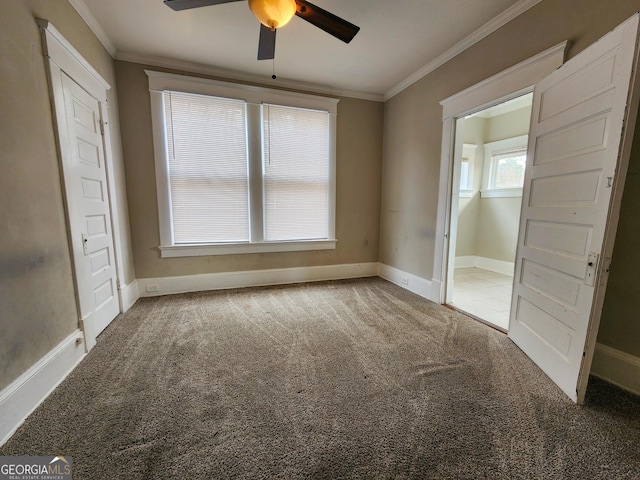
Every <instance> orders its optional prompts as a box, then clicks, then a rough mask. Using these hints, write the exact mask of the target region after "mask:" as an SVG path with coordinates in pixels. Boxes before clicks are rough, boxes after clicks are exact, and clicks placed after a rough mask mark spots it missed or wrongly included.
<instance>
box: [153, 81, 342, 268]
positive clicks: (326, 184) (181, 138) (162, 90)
mask: <svg viewBox="0 0 640 480" xmlns="http://www.w3.org/2000/svg"><path fill="white" fill-rule="evenodd" d="M147 75H148V76H149V87H150V91H151V105H152V115H153V129H154V150H155V157H156V183H157V191H158V212H159V225H160V243H161V245H160V250H161V255H162V256H163V257H174V256H196V255H221V254H233V253H262V252H282V251H298V250H321V249H331V248H335V244H336V240H335V238H334V236H335V234H334V232H335V226H334V225H335V125H336V120H335V117H336V110H337V108H336V106H337V100H335V99H329V98H323V97H316V96H312V95H301V94H294V93H288V92H281V91H277V90H271V89H265V88H257V87H248V86H247V87H245V86H242V85H235V84H230V83H225V82H216V81H209V80H203V79H195V78H191V77H184V76H180V75H171V74H164V73H158V72H150V71H147Z"/></svg>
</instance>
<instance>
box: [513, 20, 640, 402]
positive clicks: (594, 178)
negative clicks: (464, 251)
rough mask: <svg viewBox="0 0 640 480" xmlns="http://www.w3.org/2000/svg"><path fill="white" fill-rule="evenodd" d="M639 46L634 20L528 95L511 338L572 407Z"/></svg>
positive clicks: (587, 350)
mask: <svg viewBox="0 0 640 480" xmlns="http://www.w3.org/2000/svg"><path fill="white" fill-rule="evenodd" d="M637 38H638V16H637V15H636V16H634V17H632V18H631V19H629V20H628V21H626V22H625V23H623V24H622V25H621V26H619V27H618V28H617V29H616V30H614V31H613V32H611V33H609V34H608V35H606V36H605V37H603V38H602V39H601V40H599V41H598V42H597V43H595V44H594V45H592V46H590V47H589V48H588V49H586V50H585V51H583V52H581V53H580V54H579V55H578V56H576V57H575V58H574V59H572V60H570V61H569V62H567V63H566V64H565V65H564V66H562V67H561V68H559V69H558V70H556V71H555V72H554V73H552V74H551V75H549V76H548V77H547V78H546V79H545V80H543V81H541V82H540V83H538V84H537V85H536V88H535V91H534V103H533V113H532V121H531V132H530V136H529V147H528V155H527V173H526V177H525V185H524V190H523V203H522V214H521V220H520V233H519V239H518V253H517V257H516V269H515V277H514V292H513V298H512V305H511V318H510V325H509V337H510V338H511V339H512V340H513V341H514V342H515V343H516V344H517V345H518V346H519V347H520V348H521V349H522V350H523V351H524V352H525V353H526V354H527V355H528V356H529V357H531V359H533V361H534V362H535V363H536V364H537V365H538V366H539V367H540V368H541V369H542V370H543V371H544V372H545V373H546V374H547V375H548V376H549V377H550V378H551V379H552V380H553V381H554V382H556V383H557V384H558V386H559V387H560V388H561V389H562V390H563V391H564V392H565V393H566V394H567V395H568V396H569V397H570V398H571V399H573V400H574V401H576V402H578V403H582V402H583V401H584V393H585V390H586V385H587V380H588V375H589V370H590V368H591V360H592V357H593V348H594V346H595V341H596V335H597V331H598V326H599V322H600V313H601V310H602V302H603V298H604V290H605V285H606V280H607V275H606V273H607V271H608V264H609V261H610V256H611V252H612V250H613V240H614V236H615V229H616V226H617V220H618V213H619V206H620V198H621V196H622V188H623V185H624V177H625V175H626V169H627V164H628V149H629V147H630V141H629V136H632V135H633V130H634V125H633V124H631V123H634V122H633V119H635V115H632V116H631V118H632V121H631V122H629V121H628V118H627V104H628V101H629V99H630V98H631V97H630V93H629V92H630V91H632V90H633V89H632V87H633V83H634V77H635V75H633V76H632V73H633V71H634V66H635V63H636V57H637V51H636V50H637V48H636V46H637ZM627 131H628V132H629V135H628V136H627V135H626V132H627ZM623 146H624V148H622V147H623Z"/></svg>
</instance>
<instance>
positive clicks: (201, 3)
mask: <svg viewBox="0 0 640 480" xmlns="http://www.w3.org/2000/svg"><path fill="white" fill-rule="evenodd" d="M242 1H244V0H164V4H165V5H166V6H167V7H170V8H173V9H174V10H176V11H178V10H187V9H189V8H198V7H208V6H209V5H219V4H221V3H230V2H242Z"/></svg>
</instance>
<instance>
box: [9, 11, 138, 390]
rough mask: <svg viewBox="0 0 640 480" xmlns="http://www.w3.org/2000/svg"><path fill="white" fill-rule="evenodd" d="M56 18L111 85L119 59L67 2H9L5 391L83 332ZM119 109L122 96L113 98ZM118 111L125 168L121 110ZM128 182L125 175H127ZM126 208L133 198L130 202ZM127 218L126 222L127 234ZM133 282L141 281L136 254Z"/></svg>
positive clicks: (128, 274)
mask: <svg viewBox="0 0 640 480" xmlns="http://www.w3.org/2000/svg"><path fill="white" fill-rule="evenodd" d="M36 17H39V18H44V19H47V20H49V21H50V22H51V23H52V24H53V25H54V26H55V27H56V28H57V29H58V30H59V31H60V32H61V33H62V35H64V36H65V37H66V38H67V40H69V41H70V42H71V43H72V44H73V45H74V46H75V47H76V48H77V49H78V50H79V51H80V53H81V54H82V55H83V56H84V57H85V58H86V59H87V60H88V61H89V62H90V63H91V64H92V65H93V66H94V67H95V68H96V70H97V71H98V72H99V73H100V74H101V75H102V76H103V77H104V78H105V79H106V80H107V81H108V82H110V83H111V84H113V83H114V75H113V61H112V59H111V57H110V56H109V54H108V52H107V51H106V50H105V49H104V48H103V47H102V46H101V45H100V43H99V42H98V41H97V39H96V38H95V36H94V35H93V34H92V33H91V31H90V30H89V28H88V27H87V26H86V25H85V24H84V22H83V21H82V19H81V18H80V17H79V16H78V15H77V14H76V12H75V10H74V9H73V8H72V7H71V6H70V5H69V4H68V3H67V2H66V1H62V0H56V1H52V0H3V2H2V15H0V112H2V119H1V120H0V145H2V149H0V164H1V165H2V167H1V172H2V173H1V174H0V205H2V208H1V209H0V252H1V253H0V331H2V334H0V389H2V388H4V387H6V386H7V385H8V384H9V383H10V382H11V381H13V380H14V379H16V378H17V377H18V376H19V375H20V374H22V373H23V372H24V371H26V370H27V369H28V368H29V367H31V366H32V365H33V364H34V363H35V362H37V361H38V360H39V359H40V358H41V357H43V356H44V355H45V354H46V353H48V352H49V351H50V350H51V349H52V348H53V347H55V346H56V345H57V344H58V343H59V342H60V341H61V340H63V339H64V338H65V337H67V336H68V335H69V334H70V333H71V332H73V330H75V329H76V328H77V327H78V314H77V310H76V302H75V295H74V286H73V279H72V267H71V259H70V253H69V246H68V241H67V233H66V223H65V213H64V212H65V211H64V206H63V197H62V190H61V183H60V172H59V168H58V156H57V152H56V143H55V136H54V128H53V120H52V112H51V108H50V103H49V91H48V83H47V77H46V72H45V63H44V57H43V55H42V48H41V43H40V32H39V30H38V27H37V26H36V23H35V20H34V18H36ZM111 99H112V102H111V103H112V104H114V106H115V103H116V102H115V92H112V93H111ZM115 107H116V108H115V109H113V110H112V111H111V120H112V127H113V128H114V130H115V133H116V134H115V136H114V137H115V141H114V145H113V147H114V156H116V157H117V158H116V163H120V165H118V166H119V168H120V172H119V175H121V173H122V165H121V161H120V158H121V157H120V152H121V149H120V145H119V143H118V121H117V106H115ZM119 180H120V181H123V179H122V177H121V176H120V177H119ZM120 200H121V205H123V206H126V197H125V198H122V199H120ZM123 213H124V215H125V217H124V218H123V219H122V220H123V224H124V226H125V227H126V223H127V219H126V208H125V209H124V212H123ZM125 264H126V265H127V267H128V268H127V270H126V271H125V273H124V274H125V277H126V278H129V279H133V278H134V276H135V274H134V272H133V265H132V261H131V256H130V255H129V256H128V257H127V258H126V259H125Z"/></svg>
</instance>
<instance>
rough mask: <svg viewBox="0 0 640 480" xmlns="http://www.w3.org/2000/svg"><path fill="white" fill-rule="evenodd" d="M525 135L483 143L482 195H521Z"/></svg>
mask: <svg viewBox="0 0 640 480" xmlns="http://www.w3.org/2000/svg"><path fill="white" fill-rule="evenodd" d="M527 140H528V136H527V135H522V136H519V137H514V138H508V139H506V140H500V141H498V142H492V143H487V144H485V145H484V152H485V157H484V158H485V161H484V163H485V165H484V174H483V177H482V197H521V196H522V187H523V185H524V175H525V171H526V167H527Z"/></svg>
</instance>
